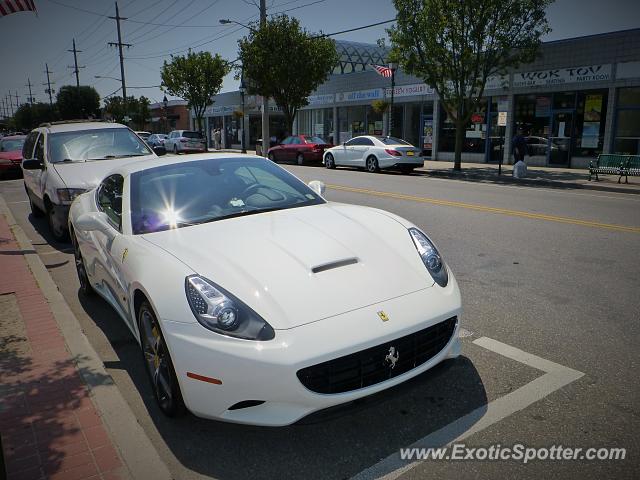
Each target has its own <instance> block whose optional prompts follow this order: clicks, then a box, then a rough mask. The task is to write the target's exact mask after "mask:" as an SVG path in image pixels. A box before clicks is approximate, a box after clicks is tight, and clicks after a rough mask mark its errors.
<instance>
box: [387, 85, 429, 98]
mask: <svg viewBox="0 0 640 480" xmlns="http://www.w3.org/2000/svg"><path fill="white" fill-rule="evenodd" d="M434 93H435V90H434V88H433V87H430V86H429V85H427V84H426V83H414V84H412V85H396V88H394V90H393V96H394V97H411V96H414V95H433V94H434ZM385 96H386V97H387V98H390V97H391V88H386V89H385Z"/></svg>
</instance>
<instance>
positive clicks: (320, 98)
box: [307, 93, 335, 105]
mask: <svg viewBox="0 0 640 480" xmlns="http://www.w3.org/2000/svg"><path fill="white" fill-rule="evenodd" d="M334 99H335V95H334V94H333V93H328V94H325V95H309V96H308V97H307V102H309V105H323V104H327V103H333V102H334Z"/></svg>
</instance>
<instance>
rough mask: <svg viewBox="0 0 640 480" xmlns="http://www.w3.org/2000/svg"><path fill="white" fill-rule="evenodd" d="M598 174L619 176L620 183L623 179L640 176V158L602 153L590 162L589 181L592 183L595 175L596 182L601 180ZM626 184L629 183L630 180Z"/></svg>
mask: <svg viewBox="0 0 640 480" xmlns="http://www.w3.org/2000/svg"><path fill="white" fill-rule="evenodd" d="M598 174H601V175H618V176H619V178H618V183H620V180H622V177H627V176H628V175H631V176H640V156H638V155H619V154H615V153H601V154H600V155H598V158H596V159H595V160H591V161H590V162H589V181H591V176H592V175H595V176H596V180H599V179H598ZM626 183H629V179H628V178H627V179H626Z"/></svg>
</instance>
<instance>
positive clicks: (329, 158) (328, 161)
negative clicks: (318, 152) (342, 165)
mask: <svg viewBox="0 0 640 480" xmlns="http://www.w3.org/2000/svg"><path fill="white" fill-rule="evenodd" d="M324 166H325V167H326V168H329V169H332V168H336V161H335V159H334V158H333V155H332V154H330V153H327V154H326V155H325V157H324Z"/></svg>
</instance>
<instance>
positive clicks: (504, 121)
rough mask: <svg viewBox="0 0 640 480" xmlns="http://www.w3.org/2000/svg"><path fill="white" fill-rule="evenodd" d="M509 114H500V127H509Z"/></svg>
mask: <svg viewBox="0 0 640 480" xmlns="http://www.w3.org/2000/svg"><path fill="white" fill-rule="evenodd" d="M507 115H508V114H507V112H498V126H499V127H506V126H507Z"/></svg>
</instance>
